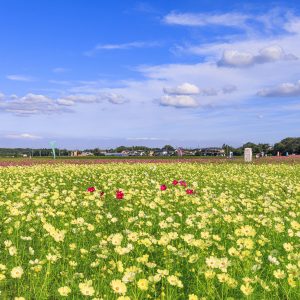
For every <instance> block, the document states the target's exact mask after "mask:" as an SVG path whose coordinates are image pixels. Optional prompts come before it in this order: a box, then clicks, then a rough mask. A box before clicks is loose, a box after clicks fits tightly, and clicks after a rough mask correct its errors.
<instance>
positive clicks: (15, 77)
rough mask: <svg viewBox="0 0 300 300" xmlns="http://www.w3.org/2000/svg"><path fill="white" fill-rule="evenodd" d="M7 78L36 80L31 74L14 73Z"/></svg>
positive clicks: (27, 80)
mask: <svg viewBox="0 0 300 300" xmlns="http://www.w3.org/2000/svg"><path fill="white" fill-rule="evenodd" d="M6 78H7V79H9V80H14V81H26V82H30V81H34V80H35V79H34V78H33V77H31V76H26V75H19V74H12V75H7V76H6Z"/></svg>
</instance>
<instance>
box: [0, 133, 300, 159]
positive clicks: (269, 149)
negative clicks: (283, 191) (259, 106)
mask: <svg viewBox="0 0 300 300" xmlns="http://www.w3.org/2000/svg"><path fill="white" fill-rule="evenodd" d="M222 148H223V149H224V150H225V153H226V154H227V155H229V153H230V152H232V153H233V155H234V156H240V155H243V153H244V149H245V148H252V150H253V153H255V154H256V153H262V152H263V153H264V154H267V155H277V153H278V152H279V153H280V154H281V155H286V153H288V154H300V137H297V138H293V137H288V138H285V139H283V140H281V141H280V142H278V143H275V144H274V145H270V144H267V143H259V144H255V143H252V142H248V143H246V144H244V145H242V146H241V147H237V148H235V147H233V146H230V145H227V144H223V146H222ZM162 150H163V151H175V150H176V148H174V147H173V146H171V145H165V146H164V147H162V148H157V147H156V148H151V147H146V146H130V147H127V146H119V147H116V148H111V149H107V150H106V152H108V153H116V152H117V153H121V152H122V151H144V152H146V153H149V152H150V151H162ZM188 150H194V151H195V155H201V151H199V149H188ZM84 152H90V153H93V154H94V155H96V156H100V155H104V154H103V150H101V149H99V148H94V149H86V150H84ZM55 154H56V156H69V155H71V151H70V150H67V149H55ZM0 156H13V157H18V156H19V157H20V156H34V157H37V156H40V157H43V156H52V149H50V148H39V149H31V148H0Z"/></svg>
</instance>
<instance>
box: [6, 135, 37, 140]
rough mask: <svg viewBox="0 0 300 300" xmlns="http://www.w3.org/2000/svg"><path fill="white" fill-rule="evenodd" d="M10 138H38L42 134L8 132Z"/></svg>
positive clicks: (7, 136)
mask: <svg viewBox="0 0 300 300" xmlns="http://www.w3.org/2000/svg"><path fill="white" fill-rule="evenodd" d="M5 138H8V139H21V140H38V139H41V138H42V137H41V136H38V135H34V134H30V133H20V134H8V135H6V136H5Z"/></svg>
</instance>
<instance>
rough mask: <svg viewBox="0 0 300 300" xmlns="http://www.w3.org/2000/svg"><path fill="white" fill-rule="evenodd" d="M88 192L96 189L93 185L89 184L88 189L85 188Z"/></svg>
mask: <svg viewBox="0 0 300 300" xmlns="http://www.w3.org/2000/svg"><path fill="white" fill-rule="evenodd" d="M87 191H88V192H90V193H93V192H95V191H96V189H95V188H94V187H93V186H90V187H89V188H88V189H87Z"/></svg>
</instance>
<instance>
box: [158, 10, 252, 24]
mask: <svg viewBox="0 0 300 300" xmlns="http://www.w3.org/2000/svg"><path fill="white" fill-rule="evenodd" d="M250 17H251V16H248V15H244V14H238V13H226V14H194V13H176V12H171V13H169V14H167V15H166V16H165V17H164V18H163V22H164V23H166V24H169V25H181V26H199V27H200V26H208V25H220V26H227V27H240V26H243V25H244V24H245V22H246V21H247V20H248V19H250Z"/></svg>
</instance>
